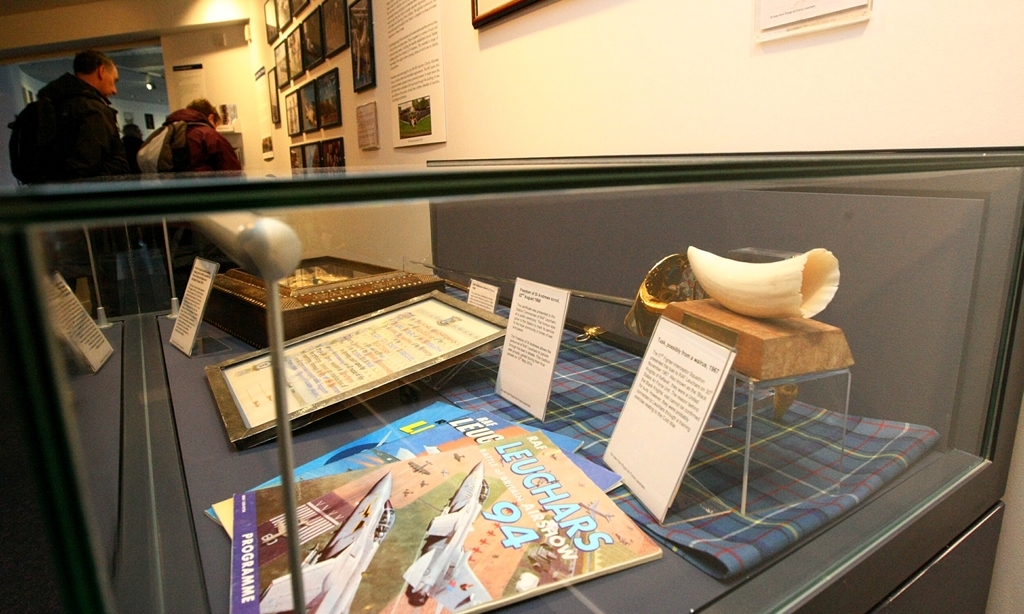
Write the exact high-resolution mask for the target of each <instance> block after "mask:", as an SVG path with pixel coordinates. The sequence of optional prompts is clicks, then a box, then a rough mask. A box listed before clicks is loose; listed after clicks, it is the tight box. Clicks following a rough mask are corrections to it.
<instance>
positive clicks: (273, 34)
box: [263, 0, 278, 45]
mask: <svg viewBox="0 0 1024 614" xmlns="http://www.w3.org/2000/svg"><path fill="white" fill-rule="evenodd" d="M263 18H264V20H265V21H266V23H267V44H268V45H270V44H272V43H273V42H274V41H275V40H276V39H277V32H278V29H277V7H276V6H275V5H274V0H267V1H266V3H264V5H263Z"/></svg>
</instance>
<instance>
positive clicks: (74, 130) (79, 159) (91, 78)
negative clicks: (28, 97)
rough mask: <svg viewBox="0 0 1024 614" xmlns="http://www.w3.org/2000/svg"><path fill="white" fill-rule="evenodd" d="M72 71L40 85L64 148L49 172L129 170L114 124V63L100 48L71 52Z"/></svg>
mask: <svg viewBox="0 0 1024 614" xmlns="http://www.w3.org/2000/svg"><path fill="white" fill-rule="evenodd" d="M73 67H74V71H75V74H73V75H72V74H70V73H65V74H63V75H61V76H60V77H58V78H57V79H56V80H54V81H51V82H50V83H48V84H47V85H46V86H44V87H43V89H41V90H39V97H40V98H49V99H50V100H51V101H52V102H53V105H54V107H55V109H56V110H57V115H58V123H57V127H58V129H59V130H61V131H63V133H64V138H62V139H61V141H62V142H63V143H64V147H63V149H64V152H63V153H62V155H61V159H58V160H55V161H54V162H55V168H54V173H53V178H54V179H58V180H72V179H85V178H88V177H106V176H114V175H126V174H128V160H127V159H126V158H125V154H124V144H123V143H122V142H121V135H120V133H119V132H118V129H117V111H116V110H114V109H113V108H112V107H111V106H110V100H109V97H110V96H113V95H114V94H117V81H118V78H119V77H118V74H117V67H116V66H114V62H113V61H112V60H111V59H110V58H108V57H107V56H106V55H104V54H102V53H100V52H99V51H92V50H90V51H83V52H82V53H79V54H78V55H76V56H75V60H74V65H73Z"/></svg>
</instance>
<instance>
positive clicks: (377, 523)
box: [260, 472, 395, 614]
mask: <svg viewBox="0 0 1024 614" xmlns="http://www.w3.org/2000/svg"><path fill="white" fill-rule="evenodd" d="M391 484H392V479H391V473H390V472H388V474H387V475H385V476H384V477H383V478H381V479H380V481H378V482H377V483H376V484H375V485H374V487H373V488H371V489H370V492H368V493H366V496H365V497H363V499H362V500H361V501H360V502H359V504H358V505H357V506H356V507H355V509H354V510H353V511H352V514H351V515H349V517H348V518H347V519H346V520H345V522H343V523H342V524H341V525H340V526H339V527H338V529H337V530H336V531H335V532H334V535H332V536H331V539H330V541H328V542H327V545H326V546H324V548H323V549H322V550H313V551H312V552H310V553H309V556H307V557H306V560H305V561H303V563H302V565H303V567H302V581H303V585H304V586H305V597H306V607H307V608H308V607H309V606H310V605H311V604H312V603H314V602H317V601H319V604H320V605H319V606H318V607H317V609H316V612H317V614H345V613H347V612H348V611H349V608H350V607H351V606H352V599H353V598H354V597H355V595H356V591H357V590H358V589H359V583H360V581H362V578H363V572H365V571H366V568H367V567H369V566H370V562H371V561H372V560H373V556H374V555H375V554H377V548H378V547H380V543H381V542H382V541H383V540H384V538H385V537H387V534H388V531H390V530H391V525H392V524H393V523H394V521H395V510H394V508H393V507H391V500H390V497H391ZM293 606H294V604H293V603H292V579H291V574H285V575H283V576H281V577H279V578H277V579H275V580H274V581H273V582H271V584H270V586H268V587H267V590H265V591H264V592H263V595H261V596H260V614H275V613H277V612H291V611H292V608H293Z"/></svg>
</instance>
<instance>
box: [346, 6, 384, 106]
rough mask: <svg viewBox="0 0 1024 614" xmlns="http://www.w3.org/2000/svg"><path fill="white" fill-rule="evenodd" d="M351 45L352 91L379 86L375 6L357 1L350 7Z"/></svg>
mask: <svg viewBox="0 0 1024 614" xmlns="http://www.w3.org/2000/svg"><path fill="white" fill-rule="evenodd" d="M348 23H349V44H350V46H351V47H352V89H353V90H354V91H357V92H361V91H363V90H367V89H370V88H371V87H376V86H377V62H376V59H375V56H374V52H373V6H372V5H371V4H370V0H356V1H355V2H353V3H352V4H351V5H350V6H349V7H348Z"/></svg>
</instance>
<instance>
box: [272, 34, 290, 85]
mask: <svg viewBox="0 0 1024 614" xmlns="http://www.w3.org/2000/svg"><path fill="white" fill-rule="evenodd" d="M274 66H275V70H277V81H278V83H277V87H278V89H282V90H283V89H284V88H285V87H286V86H287V85H288V82H289V81H291V77H289V76H288V44H287V42H286V41H281V42H280V43H279V44H278V45H277V47H274Z"/></svg>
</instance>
